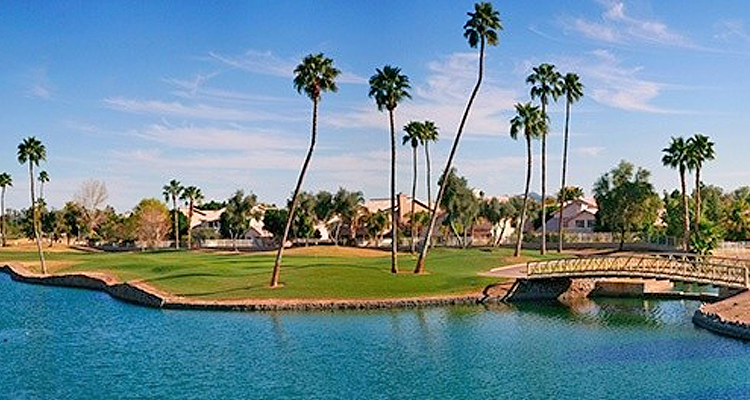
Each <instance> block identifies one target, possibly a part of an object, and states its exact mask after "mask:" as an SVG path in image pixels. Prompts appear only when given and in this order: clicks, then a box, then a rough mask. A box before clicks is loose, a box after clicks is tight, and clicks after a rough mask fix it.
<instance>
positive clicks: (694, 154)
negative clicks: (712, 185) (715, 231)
mask: <svg viewBox="0 0 750 400" xmlns="http://www.w3.org/2000/svg"><path fill="white" fill-rule="evenodd" d="M687 148H688V149H687V153H688V162H689V164H690V166H691V167H692V169H693V170H695V216H694V217H695V222H694V223H695V229H696V232H697V229H698V228H699V227H700V223H701V168H703V163H705V162H706V161H709V160H713V159H714V158H716V152H715V151H714V143H713V142H712V141H711V139H710V138H709V137H708V136H706V135H702V134H700V133H696V134H695V135H694V136H693V137H691V138H688V140H687ZM706 229H709V228H706ZM709 230H710V229H709Z"/></svg>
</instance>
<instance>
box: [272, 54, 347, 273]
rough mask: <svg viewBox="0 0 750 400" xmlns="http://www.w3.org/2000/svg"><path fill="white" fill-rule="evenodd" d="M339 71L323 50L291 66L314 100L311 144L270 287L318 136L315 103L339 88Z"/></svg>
mask: <svg viewBox="0 0 750 400" xmlns="http://www.w3.org/2000/svg"><path fill="white" fill-rule="evenodd" d="M340 73H341V71H339V70H338V69H336V68H335V67H334V66H333V60H332V59H330V58H328V57H325V56H324V55H323V53H319V54H309V55H307V56H306V57H305V58H304V59H302V62H301V63H300V64H299V65H297V67H296V68H295V69H294V88H295V89H297V92H298V93H302V92H305V94H306V95H307V97H309V98H310V100H312V103H313V111H312V132H311V134H310V147H309V149H308V150H307V155H306V156H305V161H304V162H303V164H302V169H301V170H300V173H299V177H298V178H297V185H296V186H295V188H294V194H293V195H292V204H291V206H290V207H289V215H288V216H287V221H286V225H285V227H284V236H283V238H282V239H281V243H280V244H279V249H278V251H277V252H276V259H275V260H274V263H273V273H272V274H271V287H277V286H278V285H279V275H280V274H281V258H282V256H283V253H284V243H286V239H287V237H288V236H289V230H290V229H291V227H292V221H293V220H294V212H295V210H296V208H297V195H298V194H299V192H300V190H301V188H302V182H303V181H304V179H305V174H306V173H307V167H308V165H309V164H310V159H311V158H312V153H313V150H314V149H315V141H316V140H317V132H318V103H319V102H320V96H321V94H322V93H323V92H336V91H337V90H338V88H337V86H336V77H338V76H339V74H340Z"/></svg>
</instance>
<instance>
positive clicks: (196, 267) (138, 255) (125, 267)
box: [0, 246, 559, 300]
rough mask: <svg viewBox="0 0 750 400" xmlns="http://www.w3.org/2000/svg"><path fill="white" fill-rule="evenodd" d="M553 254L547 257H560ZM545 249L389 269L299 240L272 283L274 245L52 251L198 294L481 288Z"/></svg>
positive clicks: (13, 255) (440, 256) (453, 255)
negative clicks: (277, 284)
mask: <svg viewBox="0 0 750 400" xmlns="http://www.w3.org/2000/svg"><path fill="white" fill-rule="evenodd" d="M556 257H559V256H557V255H554V254H552V255H549V256H546V257H544V258H545V259H546V258H556ZM541 258H542V257H541V256H539V255H538V253H536V254H534V253H532V252H528V253H525V255H524V257H521V258H513V257H512V250H510V249H467V250H460V249H435V250H434V251H432V252H431V254H430V257H429V259H428V264H427V269H428V274H425V275H414V274H412V273H411V270H412V268H413V267H414V263H415V262H416V255H410V254H400V255H399V263H400V267H401V269H402V270H403V271H404V272H402V273H400V274H398V275H393V274H391V273H390V272H389V268H390V259H389V254H388V253H387V252H382V251H377V250H362V249H352V248H338V247H330V246H325V247H324V246H321V247H310V248H296V249H290V250H288V251H287V252H285V256H284V267H283V269H282V274H281V281H282V284H283V287H281V288H277V289H270V288H269V287H268V281H269V279H270V274H271V269H272V266H273V254H271V253H216V252H200V251H198V252H186V251H161V252H129V253H85V252H80V251H72V250H71V251H55V252H48V253H46V259H47V260H49V261H48V268H49V269H50V272H51V273H53V274H63V273H73V272H98V273H106V274H109V275H113V276H115V277H117V278H118V279H119V280H121V281H123V282H127V281H134V280H140V281H143V282H146V283H148V284H149V285H151V286H153V287H155V288H157V289H161V290H164V291H166V292H169V293H173V294H175V295H178V296H184V297H188V298H195V299H206V300H220V299H222V300H224V299H226V300H229V299H249V298H256V299H269V298H279V299H290V298H298V299H322V298H325V299H388V298H399V297H417V296H434V295H457V294H464V293H469V292H473V291H477V290H481V289H482V288H484V287H485V286H486V285H488V284H490V283H493V282H497V281H498V279H497V278H489V277H482V276H479V275H478V273H480V272H484V271H487V270H489V269H491V268H495V267H499V266H503V265H510V264H515V263H519V262H525V261H527V260H531V259H541ZM11 262H22V263H23V264H24V265H26V266H27V267H29V268H31V269H32V270H35V271H38V270H39V262H38V259H37V255H36V253H35V252H32V251H13V248H9V249H8V248H6V249H4V250H3V251H0V263H3V264H7V263H11Z"/></svg>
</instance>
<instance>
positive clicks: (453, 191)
mask: <svg viewBox="0 0 750 400" xmlns="http://www.w3.org/2000/svg"><path fill="white" fill-rule="evenodd" d="M444 179H445V178H444V177H441V178H440V184H441V186H444V187H445V195H444V196H443V202H442V203H440V206H441V207H443V208H444V209H445V211H446V217H445V220H444V223H445V224H446V225H447V226H448V227H449V228H450V229H451V232H453V234H454V235H455V236H456V239H457V241H458V243H459V245H460V246H461V247H462V248H466V247H467V246H468V245H469V240H468V236H469V230H470V229H471V227H472V226H473V225H474V222H475V221H476V219H477V217H478V216H479V208H480V203H479V199H478V198H477V197H476V196H475V195H474V192H473V191H472V189H471V188H470V187H469V181H468V180H466V178H464V177H462V176H458V174H457V173H456V169H455V168H451V171H450V173H449V174H448V178H447V180H448V182H445V183H444V182H443V180H444Z"/></svg>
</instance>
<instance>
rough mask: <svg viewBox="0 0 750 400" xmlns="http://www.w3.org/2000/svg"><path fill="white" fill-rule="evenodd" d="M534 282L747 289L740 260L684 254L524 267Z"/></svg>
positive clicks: (744, 265) (568, 260)
mask: <svg viewBox="0 0 750 400" xmlns="http://www.w3.org/2000/svg"><path fill="white" fill-rule="evenodd" d="M526 273H527V276H528V277H529V278H531V279H534V278H553V277H574V276H628V277H643V278H661V279H672V280H683V281H686V282H696V283H704V284H713V285H720V286H728V287H735V288H747V287H748V286H749V284H750V279H749V278H748V265H747V263H746V262H745V261H743V260H737V259H731V258H720V257H700V256H693V255H685V254H659V255H620V256H605V257H582V258H565V259H558V260H548V261H539V262H529V263H528V264H527V265H526Z"/></svg>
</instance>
